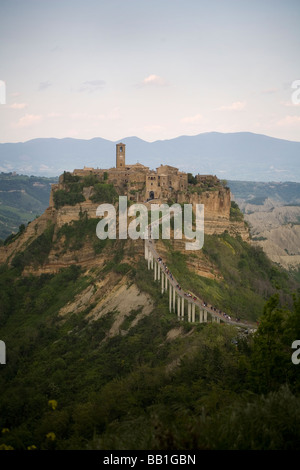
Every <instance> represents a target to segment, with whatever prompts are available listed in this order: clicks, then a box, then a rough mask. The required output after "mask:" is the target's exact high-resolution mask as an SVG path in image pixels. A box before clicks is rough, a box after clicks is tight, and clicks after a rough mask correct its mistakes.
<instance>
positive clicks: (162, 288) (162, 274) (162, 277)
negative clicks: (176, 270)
mask: <svg viewBox="0 0 300 470" xmlns="http://www.w3.org/2000/svg"><path fill="white" fill-rule="evenodd" d="M161 293H162V294H163V293H164V273H163V271H162V272H161Z"/></svg>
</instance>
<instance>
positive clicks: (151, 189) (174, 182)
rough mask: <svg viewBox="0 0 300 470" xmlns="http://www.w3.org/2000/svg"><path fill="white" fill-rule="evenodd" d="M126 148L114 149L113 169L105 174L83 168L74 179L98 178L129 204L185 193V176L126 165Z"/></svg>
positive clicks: (162, 168)
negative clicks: (114, 160)
mask: <svg viewBox="0 0 300 470" xmlns="http://www.w3.org/2000/svg"><path fill="white" fill-rule="evenodd" d="M125 150H126V145H125V144H123V143H122V142H121V143H119V144H117V145H116V166H115V167H114V168H110V169H107V170H104V169H94V168H87V167H84V168H83V169H80V170H74V171H73V173H72V174H73V175H74V176H80V177H84V176H86V175H88V174H94V175H98V176H99V178H100V179H103V178H104V174H106V180H107V182H108V183H112V184H113V185H114V186H115V187H116V188H117V189H119V191H120V193H122V194H124V195H127V196H128V199H130V200H132V201H137V202H138V201H140V202H142V201H147V200H152V199H168V198H170V199H173V198H174V196H175V194H177V193H178V192H180V191H186V190H187V186H188V178H187V173H184V172H181V171H179V170H178V168H175V167H173V166H169V165H160V167H158V168H156V170H151V169H150V168H149V167H147V166H145V165H142V164H141V163H135V164H133V165H128V164H126V153H125Z"/></svg>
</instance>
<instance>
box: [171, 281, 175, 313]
mask: <svg viewBox="0 0 300 470" xmlns="http://www.w3.org/2000/svg"><path fill="white" fill-rule="evenodd" d="M170 285H171V284H170ZM175 309H176V289H175V287H174V286H173V311H174V312H175Z"/></svg>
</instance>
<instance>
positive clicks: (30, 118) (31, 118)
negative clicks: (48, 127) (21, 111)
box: [16, 114, 42, 127]
mask: <svg viewBox="0 0 300 470" xmlns="http://www.w3.org/2000/svg"><path fill="white" fill-rule="evenodd" d="M41 119H42V116H41V115H37V114H25V116H23V117H21V118H20V119H19V121H18V122H17V124H16V127H30V126H32V125H34V124H37V123H38V122H40V121H41Z"/></svg>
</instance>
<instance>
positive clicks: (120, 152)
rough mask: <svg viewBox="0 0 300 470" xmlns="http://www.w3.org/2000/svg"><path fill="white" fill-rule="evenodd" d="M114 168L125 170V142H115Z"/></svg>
mask: <svg viewBox="0 0 300 470" xmlns="http://www.w3.org/2000/svg"><path fill="white" fill-rule="evenodd" d="M116 168H117V169H119V170H125V144H122V143H121V144H117V146H116Z"/></svg>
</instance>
